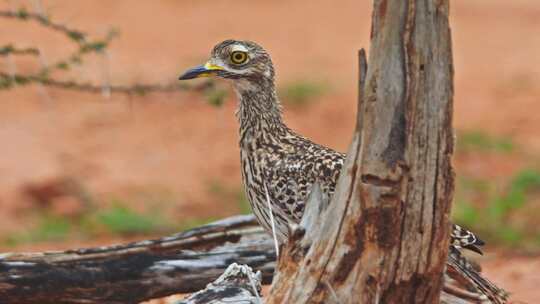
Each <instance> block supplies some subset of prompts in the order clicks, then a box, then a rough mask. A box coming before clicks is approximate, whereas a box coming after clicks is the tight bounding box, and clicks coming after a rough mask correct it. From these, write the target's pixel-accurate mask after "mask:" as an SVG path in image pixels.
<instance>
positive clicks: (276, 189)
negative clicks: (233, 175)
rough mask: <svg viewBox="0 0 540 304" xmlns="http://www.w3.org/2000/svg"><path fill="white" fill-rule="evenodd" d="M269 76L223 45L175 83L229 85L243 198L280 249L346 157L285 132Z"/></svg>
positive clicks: (469, 240) (256, 50) (465, 235)
mask: <svg viewBox="0 0 540 304" xmlns="http://www.w3.org/2000/svg"><path fill="white" fill-rule="evenodd" d="M274 75H275V73H274V68H273V65H272V60H271V59H270V55H269V54H268V53H267V52H266V51H265V50H264V49H263V48H262V47H261V46H259V45H257V44H256V43H254V42H250V41H237V40H226V41H223V42H221V43H219V44H218V45H216V46H215V47H214V49H213V50H212V52H211V56H210V59H209V60H208V62H206V64H204V65H201V66H198V67H195V68H193V69H190V70H188V71H187V72H185V73H184V74H183V75H182V76H180V79H181V80H184V79H192V78H198V77H208V76H217V77H221V78H225V79H229V80H230V81H231V82H232V85H233V86H234V89H235V91H236V93H237V95H238V100H239V107H238V111H237V114H236V115H237V117H238V120H239V122H240V160H241V171H242V179H243V183H244V187H245V192H246V195H247V198H248V200H249V202H250V204H251V208H252V209H253V213H254V214H255V216H256V217H257V220H258V221H259V223H260V224H261V225H262V226H263V227H264V228H265V229H266V230H267V231H268V232H270V233H275V234H276V236H277V238H278V240H279V242H280V243H283V242H285V241H286V240H287V237H288V232H289V228H288V227H289V225H290V224H293V223H299V222H300V220H301V218H302V215H303V212H304V209H305V202H306V200H307V196H308V193H309V191H310V187H311V186H312V185H313V184H314V183H315V182H317V183H318V184H319V185H320V186H321V188H322V191H323V193H324V194H326V195H327V196H328V197H331V196H332V194H333V193H334V191H335V188H336V182H337V179H338V177H339V174H340V171H341V168H342V166H343V163H344V161H345V155H344V154H342V153H339V152H336V151H334V150H332V149H329V148H327V147H324V146H321V145H319V144H316V143H314V142H312V141H310V140H309V139H307V138H305V137H303V136H301V135H299V134H297V133H295V132H294V131H292V130H291V129H290V128H288V127H287V125H286V124H285V123H284V121H283V117H282V107H281V104H280V102H279V99H278V96H277V93H276V89H275V84H274ZM269 206H270V208H271V209H270V208H269ZM270 210H271V211H270ZM272 218H273V220H274V228H272V227H273V225H272V221H271V219H272ZM450 243H451V246H452V247H453V248H455V249H459V248H467V249H471V250H473V251H475V252H478V253H481V251H480V248H479V246H481V245H483V244H484V243H483V242H482V241H481V240H480V239H479V238H477V237H476V236H475V235H474V234H473V233H472V232H470V231H468V230H466V229H464V228H461V227H459V226H457V225H453V229H452V234H451V242H450ZM456 252H458V253H459V251H456ZM449 261H450V260H449ZM494 288H496V287H494ZM497 290H498V289H497ZM495 303H498V302H495ZM501 303H502V302H501Z"/></svg>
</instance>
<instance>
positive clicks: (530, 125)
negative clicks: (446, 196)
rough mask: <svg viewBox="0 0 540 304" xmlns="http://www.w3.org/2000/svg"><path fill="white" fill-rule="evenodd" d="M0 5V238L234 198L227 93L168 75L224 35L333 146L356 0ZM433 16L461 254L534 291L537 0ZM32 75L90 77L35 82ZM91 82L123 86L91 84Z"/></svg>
mask: <svg viewBox="0 0 540 304" xmlns="http://www.w3.org/2000/svg"><path fill="white" fill-rule="evenodd" d="M0 12H15V15H16V16H11V17H6V16H5V15H4V16H3V17H2V16H1V14H0V72H2V73H4V74H3V75H4V77H0V88H1V90H0V143H1V144H0V151H1V153H0V222H1V223H2V224H1V225H0V251H2V252H6V251H29V250H45V249H64V248H73V247H80V246H93V245H98V244H99V245H104V244H111V243H117V242H125V241H128V240H135V239H143V238H148V237H157V236H161V235H164V234H166V233H171V232H176V231H179V230H182V229H187V228H190V227H193V226H196V225H201V224H203V223H206V222H208V221H211V220H214V219H219V218H222V217H225V216H229V215H234V214H238V213H248V212H250V210H249V205H248V203H247V201H246V199H245V197H244V195H243V192H242V186H241V179H240V168H239V150H238V145H237V141H238V136H237V129H238V126H237V121H236V118H235V116H234V111H235V108H236V100H235V96H234V94H233V93H232V91H231V90H230V88H229V87H228V86H227V84H225V83H222V82H219V81H218V82H216V83H215V84H207V83H204V81H202V82H201V81H199V82H196V81H193V82H192V83H191V84H190V85H191V87H173V86H177V85H178V83H177V82H176V79H177V76H178V75H179V74H180V73H181V72H182V71H184V70H185V69H186V68H188V67H191V66H193V65H196V64H200V63H203V62H204V61H205V59H206V58H207V56H208V54H209V52H210V50H211V48H212V47H213V46H214V45H215V44H217V43H218V42H220V41H222V40H224V39H228V38H235V39H248V40H253V41H256V42H258V43H260V44H261V45H263V46H264V47H265V48H266V49H267V50H268V51H269V52H270V54H271V55H272V58H273V61H274V64H275V67H276V69H277V87H278V90H279V93H280V96H281V99H282V102H283V103H284V106H285V119H286V122H287V123H288V124H289V125H290V127H292V128H293V129H295V130H296V131H298V132H299V133H301V134H304V135H306V136H308V137H310V138H312V139H313V140H315V141H316V142H319V143H322V144H325V145H327V146H329V147H332V148H334V149H337V150H339V151H346V149H347V146H348V144H349V142H350V139H351V135H352V131H353V127H354V119H355V111H356V109H355V107H356V101H355V100H356V86H355V81H356V75H357V71H356V52H357V50H358V49H359V48H361V47H364V48H367V49H369V33H370V22H371V1H360V0H356V1H352V0H347V1H340V2H339V5H337V4H336V3H335V2H334V1H331V0H325V1H323V0H317V1H314V0H298V1H294V2H291V1H284V0H274V1H248V0H240V1H234V2H233V1H225V0H212V1H210V0H205V1H201V0H198V1H195V0H183V1H178V0H176V1H175V0H153V1H134V0H131V1H128V0H116V1H105V0H78V1H68V0H42V1H40V0H32V1H30V0H28V1H23V0H20V1H16V0H11V1H1V2H0ZM29 14H37V15H42V16H46V17H44V18H43V19H42V20H41V21H43V20H45V21H53V22H56V23H58V24H61V25H65V26H67V27H68V28H69V29H71V30H76V31H69V30H68V31H67V32H66V31H62V30H58V29H57V30H55V29H53V28H51V26H50V25H48V24H45V23H47V22H45V23H44V22H41V23H40V22H39V20H33V19H31V18H28V15H29ZM451 26H452V32H453V50H454V64H455V99H454V103H455V113H454V126H455V128H456V134H457V145H456V147H457V149H456V154H455V161H454V163H455V169H456V173H457V189H456V196H455V202H454V207H453V217H454V221H455V222H457V223H460V224H462V225H464V226H466V227H468V228H470V229H471V230H474V231H475V232H477V234H479V235H480V236H481V237H482V238H483V239H485V240H486V241H487V242H488V246H487V249H486V250H485V251H486V254H485V256H483V257H477V259H478V260H479V261H480V262H481V264H482V265H483V267H484V270H485V272H486V273H487V276H488V277H489V278H490V279H491V280H492V281H495V282H496V283H499V284H500V285H501V286H503V287H504V288H506V289H508V290H509V291H511V292H513V293H514V296H515V297H514V298H515V299H516V300H521V301H531V303H532V302H534V300H536V299H537V298H538V297H540V293H539V292H538V291H537V289H536V290H535V288H536V287H537V286H538V285H539V284H540V132H539V130H538V129H539V127H540V84H539V82H538V80H539V79H540V35H539V33H540V2H538V1H536V0H515V1H505V0H489V1H488V0H474V1H471V0H454V1H451ZM77 31H81V32H83V33H84V34H86V35H85V36H84V38H81V37H80V36H78V34H79V32H77ZM24 50H26V52H25V51H24ZM36 50H37V51H36ZM0 75H2V74H1V73H0ZM6 75H8V77H7V76H6ZM24 75H26V77H27V76H34V80H27V81H25V78H24V77H23V76H24ZM16 76H17V77H19V76H21V78H17V77H16ZM36 79H37V82H38V83H33V84H32V83H28V82H33V81H36ZM46 79H47V80H50V79H54V80H58V81H62V82H63V83H64V84H65V83H68V84H69V83H70V82H71V81H74V82H76V83H89V84H92V86H95V87H96V88H97V92H94V93H92V92H84V91H80V90H74V89H62V88H55V87H50V86H47V85H42V84H39V82H40V81H41V82H43V81H44V80H46ZM71 84H73V83H71ZM134 84H159V85H163V86H167V85H169V84H172V85H173V86H168V87H166V88H165V89H163V87H160V88H161V89H158V90H147V91H145V90H143V89H142V87H133V85H134ZM109 85H110V86H112V87H113V88H114V87H115V86H116V87H118V86H127V87H130V86H131V91H130V92H131V93H130V94H125V93H122V92H120V93H116V92H115V91H114V90H113V92H112V94H109V93H108V92H107V86H109ZM102 87H104V90H101V88H102ZM167 88H168V89H167Z"/></svg>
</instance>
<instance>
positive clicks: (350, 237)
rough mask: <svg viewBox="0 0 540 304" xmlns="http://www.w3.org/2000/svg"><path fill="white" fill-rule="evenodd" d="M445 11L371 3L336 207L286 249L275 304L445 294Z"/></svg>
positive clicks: (448, 179) (449, 138) (449, 190)
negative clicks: (367, 55)
mask: <svg viewBox="0 0 540 304" xmlns="http://www.w3.org/2000/svg"><path fill="white" fill-rule="evenodd" d="M448 9H449V8H448V1H445V0H437V1H435V0H426V1H424V0H422V1H420V0H408V1H392V0H375V1H374V10H373V21H372V22H373V23H372V37H371V49H370V58H369V63H370V65H369V69H367V70H366V69H365V67H366V63H365V59H363V57H362V56H360V59H361V60H360V61H361V67H360V71H361V72H360V76H361V77H360V79H361V80H360V84H359V90H360V93H359V113H358V118H357V128H356V131H355V134H354V139H353V143H352V144H351V146H350V148H349V152H348V158H347V162H346V165H345V166H344V169H343V171H342V174H341V177H340V180H339V182H338V187H337V190H336V194H335V195H334V197H333V200H332V202H331V203H330V206H332V208H328V209H327V210H324V211H322V212H320V214H319V216H320V218H323V219H326V220H322V221H321V222H320V223H317V224H315V225H313V223H311V224H308V225H307V226H305V227H300V228H299V229H300V230H301V229H310V230H308V231H306V232H305V234H304V236H303V237H302V238H300V240H297V241H296V242H294V243H292V242H291V243H290V245H288V247H287V249H286V250H285V251H284V254H283V256H281V257H280V261H279V267H278V270H279V271H278V274H277V276H276V278H275V280H274V284H273V286H272V292H271V294H270V297H269V299H268V300H267V303H332V302H333V301H334V302H335V301H337V302H339V303H438V302H439V300H440V294H441V288H442V283H443V277H442V274H443V270H444V267H445V262H446V259H447V254H448V252H447V251H448V234H449V231H448V229H449V222H448V218H449V211H450V206H451V200H452V196H453V189H454V185H453V183H454V174H453V171H452V168H451V163H450V159H451V155H452V152H453V134H452V97H453V86H452V80H453V79H452V78H453V67H452V52H451V45H450V43H451V42H450V41H451V39H450V29H449V24H448ZM308 206H309V204H308ZM306 212H308V211H306ZM336 219H339V220H336ZM302 244H303V245H302ZM302 252H304V253H305V254H300V253H302ZM336 298H337V299H336Z"/></svg>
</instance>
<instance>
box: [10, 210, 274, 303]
mask: <svg viewBox="0 0 540 304" xmlns="http://www.w3.org/2000/svg"><path fill="white" fill-rule="evenodd" d="M273 248H274V247H273V244H272V241H271V240H270V238H269V237H268V236H267V235H266V234H265V233H264V232H263V230H262V229H261V228H260V227H259V226H258V225H257V223H256V222H255V219H254V217H253V216H251V215H246V216H235V217H231V218H227V219H224V220H221V221H218V222H215V223H212V224H209V225H205V226H202V227H199V228H195V229H192V230H189V231H186V232H183V233H178V234H175V235H172V236H168V237H164V238H160V239H156V240H145V241H140V242H135V243H130V244H125V245H116V246H107V247H98V248H88V249H78V250H68V251H64V252H44V253H5V254H2V255H0V303H20V304H24V303H111V304H116V303H138V302H141V301H143V300H147V299H153V298H158V297H162V296H167V295H171V294H175V293H189V292H194V291H197V290H200V289H202V288H204V287H205V286H206V284H207V283H208V282H211V281H212V280H214V279H216V278H217V277H218V276H220V275H221V274H222V273H223V271H224V270H225V269H226V268H227V267H228V266H229V264H231V263H233V262H236V263H240V264H246V265H249V266H250V267H252V268H254V269H256V270H260V271H261V274H262V282H263V283H265V284H268V283H270V282H271V280H272V275H273V271H274V266H275V258H276V256H275V252H274V249H273Z"/></svg>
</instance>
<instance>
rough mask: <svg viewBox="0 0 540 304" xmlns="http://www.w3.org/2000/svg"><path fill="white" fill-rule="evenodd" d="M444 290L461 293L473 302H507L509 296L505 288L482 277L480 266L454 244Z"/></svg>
mask: <svg viewBox="0 0 540 304" xmlns="http://www.w3.org/2000/svg"><path fill="white" fill-rule="evenodd" d="M456 286H459V287H456ZM444 291H445V292H447V293H450V294H454V295H455V294H456V293H460V294H459V296H460V297H461V298H464V297H465V298H468V299H469V300H471V301H472V302H473V303H482V304H483V303H486V304H487V303H493V304H505V303H507V301H508V296H509V294H508V293H507V292H506V291H505V290H503V289H502V288H499V287H497V286H496V285H495V284H494V283H492V282H490V281H489V280H488V279H486V278H484V277H482V276H481V274H480V272H479V270H478V267H475V266H474V265H473V264H472V263H471V262H469V261H468V260H467V259H466V258H465V257H464V256H463V255H462V254H461V252H460V251H459V250H458V249H456V248H454V247H453V246H450V252H449V253H448V264H447V270H446V276H445V286H444Z"/></svg>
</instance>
